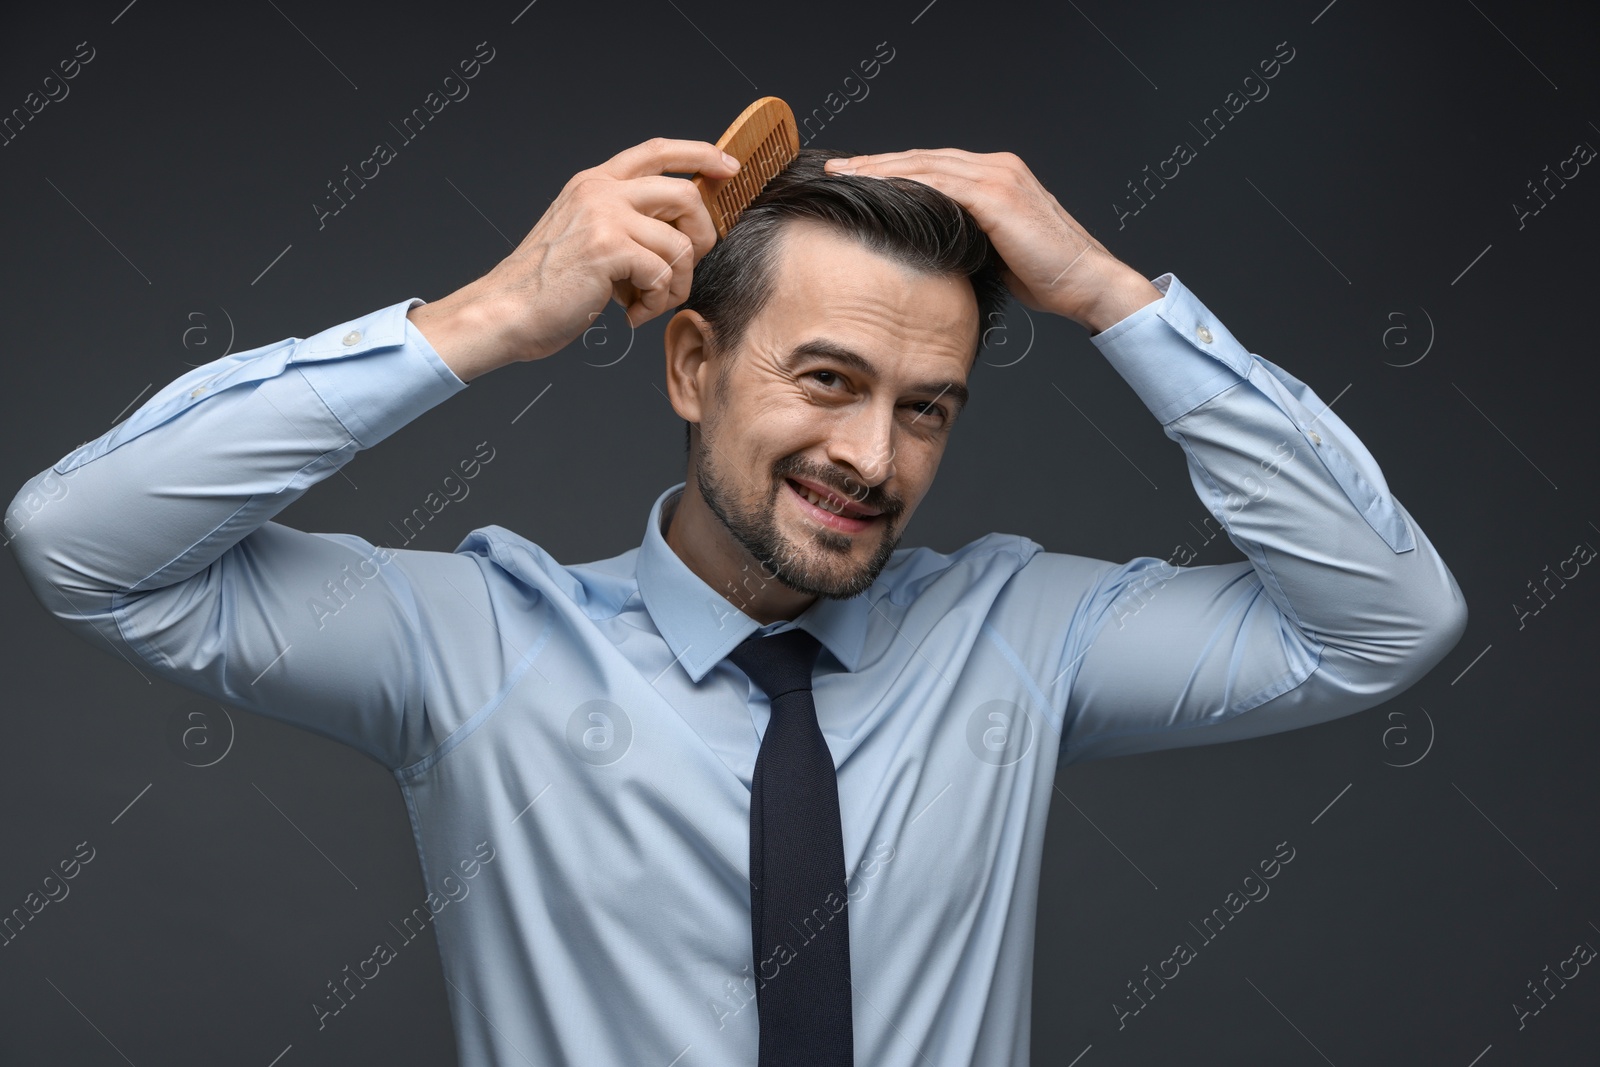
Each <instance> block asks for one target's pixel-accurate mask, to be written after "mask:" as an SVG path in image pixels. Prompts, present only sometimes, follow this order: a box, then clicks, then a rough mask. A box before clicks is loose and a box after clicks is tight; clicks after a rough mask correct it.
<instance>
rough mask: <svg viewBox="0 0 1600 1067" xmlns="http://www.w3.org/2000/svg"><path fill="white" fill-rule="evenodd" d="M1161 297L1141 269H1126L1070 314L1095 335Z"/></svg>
mask: <svg viewBox="0 0 1600 1067" xmlns="http://www.w3.org/2000/svg"><path fill="white" fill-rule="evenodd" d="M1160 299H1161V290H1159V289H1157V288H1156V287H1155V286H1153V285H1151V284H1150V281H1149V279H1147V278H1145V277H1144V275H1142V274H1140V273H1139V272H1138V271H1135V270H1133V269H1132V268H1127V269H1126V270H1125V271H1124V272H1122V273H1120V274H1119V275H1118V276H1117V277H1116V278H1115V279H1114V280H1113V281H1112V282H1110V283H1109V284H1108V285H1106V286H1105V287H1103V288H1102V289H1101V290H1100V293H1099V295H1097V296H1096V297H1095V299H1093V300H1091V301H1090V302H1089V304H1088V306H1087V307H1085V308H1083V309H1082V310H1080V311H1079V312H1078V314H1076V315H1073V316H1070V317H1071V318H1072V319H1073V321H1075V322H1077V323H1078V325H1080V326H1082V327H1084V328H1085V329H1086V330H1088V331H1089V335H1090V336H1091V337H1092V336H1094V335H1095V334H1098V333H1102V332H1104V331H1105V330H1107V329H1109V328H1110V327H1112V326H1115V325H1116V324H1117V323H1119V322H1121V321H1122V320H1123V319H1125V318H1127V317H1128V316H1129V315H1132V314H1133V313H1134V312H1135V311H1138V310H1139V309H1140V308H1142V307H1145V306H1146V305H1148V304H1152V303H1154V302H1155V301H1157V300H1160Z"/></svg>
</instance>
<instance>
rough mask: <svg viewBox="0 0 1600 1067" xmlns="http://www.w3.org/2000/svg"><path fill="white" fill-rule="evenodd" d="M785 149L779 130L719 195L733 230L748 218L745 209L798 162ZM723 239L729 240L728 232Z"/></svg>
mask: <svg viewBox="0 0 1600 1067" xmlns="http://www.w3.org/2000/svg"><path fill="white" fill-rule="evenodd" d="M783 147H784V145H783V131H782V130H781V129H775V130H773V131H772V132H771V133H769V134H767V135H766V136H765V137H763V138H762V139H761V143H760V144H758V145H756V149H755V151H754V152H752V153H751V154H750V158H749V159H748V160H746V161H744V163H743V164H741V166H740V167H739V173H738V174H735V175H734V176H733V179H732V180H731V181H729V182H728V184H727V185H725V186H723V187H722V191H721V192H719V193H718V194H717V207H718V208H719V209H720V210H721V212H722V215H723V217H724V218H725V219H727V224H728V225H729V226H732V225H733V224H734V222H735V221H736V220H737V219H738V218H739V216H740V215H742V214H744V209H745V208H747V207H749V206H750V201H752V200H754V199H755V198H756V197H757V196H760V195H761V190H762V189H764V188H766V185H767V183H768V182H770V181H771V180H772V179H773V178H775V177H777V175H778V172H779V171H780V170H782V169H783V168H784V167H785V166H786V165H788V163H789V161H790V160H792V159H793V158H794V156H793V155H787V156H786V155H785V154H784V152H783ZM722 236H724V237H726V236H727V232H726V231H724V232H723V234H722Z"/></svg>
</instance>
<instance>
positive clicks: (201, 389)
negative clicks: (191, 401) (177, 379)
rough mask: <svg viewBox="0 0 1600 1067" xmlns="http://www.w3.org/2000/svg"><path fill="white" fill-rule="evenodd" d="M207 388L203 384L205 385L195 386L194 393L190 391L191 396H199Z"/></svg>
mask: <svg viewBox="0 0 1600 1067" xmlns="http://www.w3.org/2000/svg"><path fill="white" fill-rule="evenodd" d="M205 388H206V387H205V386H203V385H201V386H197V387H195V390H194V391H193V392H192V393H190V394H189V395H190V396H199V395H200V394H201V393H202V392H204V391H205Z"/></svg>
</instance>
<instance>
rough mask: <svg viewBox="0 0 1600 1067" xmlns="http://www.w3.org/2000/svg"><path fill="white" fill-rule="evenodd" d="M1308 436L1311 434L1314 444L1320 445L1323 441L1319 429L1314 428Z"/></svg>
mask: <svg viewBox="0 0 1600 1067" xmlns="http://www.w3.org/2000/svg"><path fill="white" fill-rule="evenodd" d="M1308 436H1310V438H1311V443H1312V444H1314V445H1320V444H1321V443H1322V438H1321V437H1319V436H1318V435H1317V431H1315V430H1312V431H1311V433H1310V434H1309V435H1308Z"/></svg>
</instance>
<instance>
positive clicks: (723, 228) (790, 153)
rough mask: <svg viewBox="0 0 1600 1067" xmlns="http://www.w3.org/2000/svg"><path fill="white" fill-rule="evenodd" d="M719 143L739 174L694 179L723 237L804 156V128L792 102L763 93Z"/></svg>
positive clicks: (713, 221) (699, 175)
mask: <svg viewBox="0 0 1600 1067" xmlns="http://www.w3.org/2000/svg"><path fill="white" fill-rule="evenodd" d="M717 147H718V148H720V149H722V150H723V151H724V152H726V153H728V154H729V155H730V156H732V157H733V158H735V159H737V160H738V161H739V173H737V174H735V175H734V176H733V177H731V178H708V177H706V176H705V175H703V174H696V175H695V176H694V178H693V179H692V180H693V181H694V184H695V188H697V189H699V190H700V199H701V200H703V201H705V205H706V210H707V211H709V212H710V213H711V222H712V224H713V225H715V226H716V228H717V236H718V237H719V238H722V237H726V236H728V230H729V228H730V227H732V226H733V224H734V222H736V221H737V220H738V218H739V215H740V214H741V213H742V212H743V211H744V209H745V208H747V207H749V206H750V201H752V200H754V199H755V198H756V197H757V196H758V195H759V194H760V193H761V190H762V189H763V188H764V187H765V186H766V184H767V183H768V182H769V181H771V180H772V179H773V178H774V177H775V176H776V175H777V173H778V172H779V171H780V170H782V169H783V168H784V167H786V166H788V165H789V163H790V161H792V160H793V159H794V158H795V156H797V155H799V154H800V128H799V127H798V126H796V125H795V121H794V112H793V111H791V110H790V109H789V105H788V104H786V103H784V102H783V101H782V100H780V99H779V98H778V97H776V96H763V97H762V98H761V99H759V100H757V101H756V102H755V103H753V104H751V105H750V106H749V107H747V108H745V109H744V110H743V111H741V112H740V113H739V117H738V118H736V119H734V120H733V125H731V126H729V127H728V129H727V132H725V133H724V134H723V135H722V137H721V138H720V139H719V140H718V141H717Z"/></svg>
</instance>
